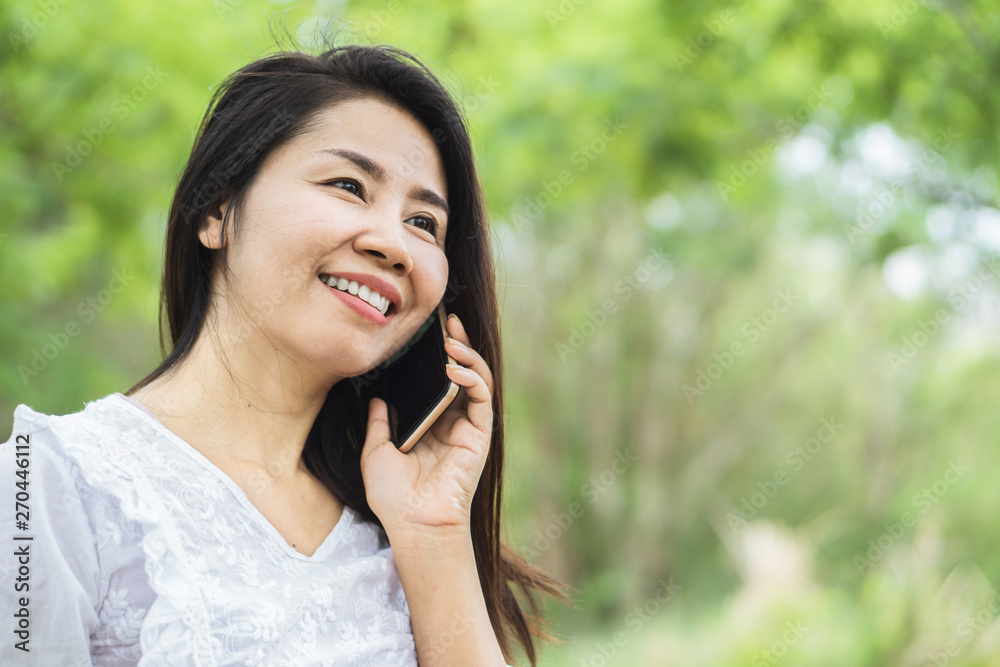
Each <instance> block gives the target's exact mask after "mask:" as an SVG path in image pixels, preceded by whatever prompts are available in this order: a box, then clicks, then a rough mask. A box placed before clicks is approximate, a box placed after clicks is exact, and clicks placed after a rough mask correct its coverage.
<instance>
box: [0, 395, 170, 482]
mask: <svg viewBox="0 0 1000 667" xmlns="http://www.w3.org/2000/svg"><path fill="white" fill-rule="evenodd" d="M127 403H128V402H127V400H126V399H125V397H124V396H122V395H121V394H117V393H115V394H109V395H107V396H104V397H102V398H98V399H96V400H93V401H89V402H86V403H85V404H84V407H83V408H82V409H80V410H78V411H76V412H72V413H68V414H61V415H60V414H48V413H46V412H42V411H39V410H35V409H33V408H31V407H30V406H28V405H25V404H23V403H22V404H20V405H18V406H17V407H16V408H15V409H14V424H13V429H12V431H11V435H10V438H9V440H8V441H7V443H5V444H4V445H2V446H0V453H2V454H3V455H2V456H0V471H2V470H5V469H8V468H11V467H12V466H13V467H14V468H18V469H22V470H26V473H25V474H27V475H30V476H32V477H35V478H36V479H40V478H42V477H46V476H50V475H52V474H56V475H57V476H58V475H66V476H68V477H70V478H72V479H73V480H74V481H75V482H76V486H77V489H78V490H79V491H81V492H84V493H86V492H87V491H88V490H89V489H88V487H89V488H100V489H103V490H105V491H111V490H113V489H114V487H118V491H123V490H124V489H123V488H122V486H123V483H127V481H128V478H129V477H130V476H131V475H130V474H129V472H128V466H127V465H125V466H123V465H122V463H123V462H122V461H121V460H120V459H122V458H123V452H127V450H128V449H130V448H131V447H132V446H133V443H135V442H136V441H137V440H138V439H148V438H149V436H150V433H146V432H143V431H142V429H143V428H146V429H148V428H149V427H148V426H147V425H146V424H145V423H144V422H143V421H142V420H141V419H137V418H136V416H135V415H134V414H132V413H131V412H130V411H129V409H128V407H127ZM36 473H37V474H36ZM64 491H65V490H64ZM112 495H119V493H112Z"/></svg>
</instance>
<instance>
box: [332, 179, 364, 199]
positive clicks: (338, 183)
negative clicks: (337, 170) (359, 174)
mask: <svg viewBox="0 0 1000 667" xmlns="http://www.w3.org/2000/svg"><path fill="white" fill-rule="evenodd" d="M327 185H332V186H333V187H335V188H340V189H341V190H347V191H348V192H350V193H351V194H352V195H354V196H356V197H360V196H361V192H362V190H361V184H360V183H358V182H357V181H353V180H351V179H349V178H339V179H337V180H335V181H330V182H329V183H327Z"/></svg>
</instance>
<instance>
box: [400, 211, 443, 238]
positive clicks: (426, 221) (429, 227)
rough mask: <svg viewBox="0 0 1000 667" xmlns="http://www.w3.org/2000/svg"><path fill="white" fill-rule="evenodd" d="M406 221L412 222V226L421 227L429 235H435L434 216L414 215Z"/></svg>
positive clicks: (435, 223) (435, 224)
mask: <svg viewBox="0 0 1000 667" xmlns="http://www.w3.org/2000/svg"><path fill="white" fill-rule="evenodd" d="M407 222H411V223H413V226H414V227H416V228H417V229H423V230H424V231H427V232H430V233H431V236H437V221H435V220H434V218H428V217H425V216H422V215H415V216H413V217H412V218H410V219H409V220H407Z"/></svg>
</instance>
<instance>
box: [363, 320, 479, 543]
mask: <svg viewBox="0 0 1000 667" xmlns="http://www.w3.org/2000/svg"><path fill="white" fill-rule="evenodd" d="M446 330H447V332H448V334H449V336H450V338H449V339H448V340H447V341H446V343H445V349H446V350H447V352H448V354H449V355H450V356H451V357H452V358H453V359H454V360H455V361H456V362H457V364H460V365H454V366H452V365H449V366H448V368H447V374H448V377H449V378H451V380H452V381H453V382H455V384H457V385H458V386H459V387H460V388H461V389H460V391H459V394H458V396H457V397H456V398H455V400H454V401H452V403H451V405H449V406H448V408H447V409H446V410H445V411H444V413H443V414H442V415H441V416H440V417H439V418H438V420H437V421H436V422H435V423H434V425H433V426H432V427H431V428H430V430H428V431H427V433H425V434H424V436H423V437H422V438H421V439H420V441H419V442H417V444H416V445H414V446H413V448H412V449H411V450H410V451H409V452H407V453H405V454H404V453H402V452H400V451H399V450H397V449H396V446H395V445H394V444H393V443H392V442H390V440H389V437H390V435H389V422H388V421H387V416H388V415H387V408H386V404H385V402H384V401H382V400H381V399H377V398H376V399H372V402H371V404H370V406H369V410H368V432H367V435H366V437H365V446H364V449H363V450H362V452H361V474H362V477H363V478H364V483H365V493H366V496H367V498H368V504H369V505H370V506H371V508H372V511H374V512H375V515H376V516H377V517H378V518H379V520H380V521H381V522H382V526H383V527H384V528H385V530H386V533H387V534H388V535H389V536H390V540H391V539H392V536H393V535H416V534H443V533H459V534H462V533H465V534H468V532H469V525H470V524H469V521H470V516H471V508H472V497H473V495H474V494H475V492H476V487H477V486H478V484H479V477H480V475H482V472H483V466H484V465H485V463H486V455H487V453H488V452H489V447H490V436H491V434H492V431H493V401H492V395H493V374H492V373H491V372H490V369H489V367H488V366H487V365H486V362H485V361H484V360H483V358H482V357H481V356H479V354H478V353H477V352H475V351H474V350H473V349H472V348H471V347H469V337H468V336H467V335H466V333H465V328H464V327H463V326H462V323H461V322H459V320H458V317H456V316H454V315H452V316H450V317H449V318H448V321H447V324H446Z"/></svg>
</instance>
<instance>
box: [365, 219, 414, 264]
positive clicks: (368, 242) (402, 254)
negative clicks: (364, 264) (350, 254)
mask: <svg viewBox="0 0 1000 667" xmlns="http://www.w3.org/2000/svg"><path fill="white" fill-rule="evenodd" d="M354 249H355V250H356V251H357V252H360V253H363V254H366V255H370V256H372V257H375V258H377V260H378V261H379V263H380V264H382V265H383V266H384V267H385V268H386V269H388V270H391V271H392V272H393V273H395V274H396V275H399V276H405V275H406V274H408V273H409V272H410V270H411V269H413V258H412V257H410V251H409V248H408V247H407V238H406V230H404V229H403V223H402V221H401V220H400V218H399V217H398V216H396V217H393V216H390V215H386V214H376V213H373V214H372V215H371V216H370V218H369V224H368V225H366V227H365V229H364V231H362V232H361V233H360V234H359V235H358V236H357V237H356V238H355V241H354Z"/></svg>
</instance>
